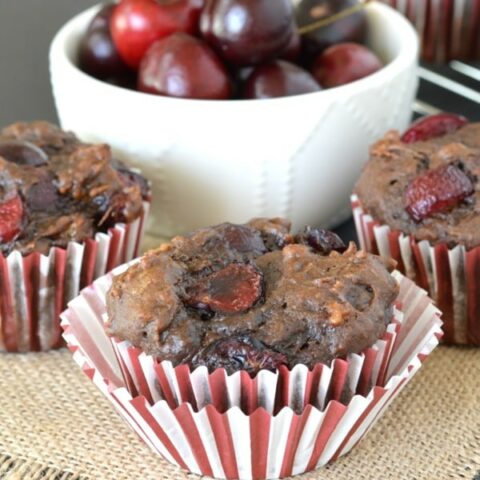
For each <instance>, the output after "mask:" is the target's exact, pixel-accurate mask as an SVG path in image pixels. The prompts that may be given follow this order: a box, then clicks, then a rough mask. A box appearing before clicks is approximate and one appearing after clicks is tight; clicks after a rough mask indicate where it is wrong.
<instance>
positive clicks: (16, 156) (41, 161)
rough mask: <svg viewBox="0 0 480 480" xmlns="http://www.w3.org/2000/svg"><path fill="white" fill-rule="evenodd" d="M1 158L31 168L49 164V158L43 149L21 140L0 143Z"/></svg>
mask: <svg viewBox="0 0 480 480" xmlns="http://www.w3.org/2000/svg"><path fill="white" fill-rule="evenodd" d="M0 157H2V158H4V159H5V160H7V161H8V162H12V163H16V164H17V165H29V166H31V167H40V166H41V165H45V164H46V163H47V162H48V156H47V154H46V153H45V152H44V151H43V150H42V149H41V148H39V147H37V146H36V145H34V144H33V143H30V142H22V141H19V140H7V141H3V142H0Z"/></svg>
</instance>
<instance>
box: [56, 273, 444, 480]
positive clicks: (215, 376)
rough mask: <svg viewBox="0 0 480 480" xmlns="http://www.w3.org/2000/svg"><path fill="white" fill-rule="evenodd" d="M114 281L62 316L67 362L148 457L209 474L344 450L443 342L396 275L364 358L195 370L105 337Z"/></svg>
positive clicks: (299, 466)
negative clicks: (388, 311) (378, 331)
mask: <svg viewBox="0 0 480 480" xmlns="http://www.w3.org/2000/svg"><path fill="white" fill-rule="evenodd" d="M125 268H128V266H127V265H124V266H122V267H119V268H118V269H116V270H115V271H114V272H113V274H118V273H120V272H121V271H124V270H125ZM113 274H108V275H105V276H104V277H102V278H100V279H98V280H97V281H96V282H94V283H93V284H92V285H91V286H89V287H87V288H86V289H84V290H83V291H82V292H81V294H80V295H79V296H78V297H76V298H75V299H74V300H73V301H71V302H70V303H69V308H68V310H66V311H65V312H64V313H63V314H62V327H63V328H64V338H65V340H66V342H67V345H68V347H69V348H70V349H71V351H72V352H73V357H74V359H75V361H76V362H77V363H78V365H79V366H80V367H81V368H82V369H83V371H84V372H85V373H86V374H87V375H88V376H89V378H90V379H91V380H92V381H93V382H94V383H95V385H96V386H97V387H98V388H99V389H100V390H101V391H102V392H103V394H104V395H105V396H106V397H107V398H108V399H109V400H110V401H111V402H112V404H113V405H114V407H115V408H116V410H117V411H118V412H119V413H120V415H121V416H122V417H123V418H124V420H125V421H126V422H127V423H128V424H129V425H130V426H131V427H132V428H133V430H134V431H135V432H137V434H138V435H139V436H140V438H141V439H142V440H144V441H145V443H146V444H148V445H149V446H150V447H151V448H152V449H153V450H154V451H155V452H157V453H158V454H160V455H161V456H162V457H164V458H165V459H166V460H168V461H169V462H171V463H173V464H175V465H178V466H179V467H181V468H184V469H186V470H188V471H190V472H193V473H197V474H201V475H208V476H213V477H216V478H226V479H234V478H235V479H254V478H255V479H265V478H283V477H286V476H289V475H293V474H300V473H303V472H307V471H310V470H313V469H316V468H318V467H321V466H323V465H325V464H327V463H328V462H331V461H333V460H335V459H336V458H338V457H339V456H341V455H344V454H345V453H347V452H348V451H350V449H351V448H352V447H354V446H355V445H356V444H357V443H358V442H359V441H360V440H361V439H362V438H363V436H364V435H365V434H366V433H367V431H368V430H369V429H370V428H371V427H372V426H373V424H374V423H375V421H376V420H377V419H378V418H379V417H380V415H381V414H382V413H383V412H384V411H385V409H386V408H387V407H388V405H389V404H390V402H391V401H392V400H393V399H394V398H395V397H396V396H397V394H398V393H399V392H400V390H401V389H402V388H403V387H404V386H405V385H406V384H407V383H408V381H409V380H410V379H411V378H412V377H413V375H414V374H415V373H416V372H417V371H418V369H419V368H420V366H421V364H422V362H423V361H424V359H425V357H426V356H428V355H429V354H430V352H431V351H432V350H433V349H434V348H435V347H436V346H437V344H438V340H439V338H440V337H441V335H442V332H441V321H440V314H439V311H438V310H437V309H436V308H435V307H434V306H433V304H432V302H431V300H430V299H429V298H428V296H427V295H426V292H424V291H423V290H421V289H420V288H418V287H417V286H416V285H415V284H414V283H413V282H412V281H410V280H409V279H407V278H405V277H404V276H403V275H401V274H400V273H399V272H394V273H393V275H394V276H395V278H396V279H397V281H398V282H399V284H400V294H399V297H398V301H397V308H396V309H395V314H394V319H393V321H392V322H391V324H390V325H389V326H388V328H387V332H386V333H385V336H384V337H383V338H382V339H381V340H379V341H377V342H376V344H375V345H374V346H372V347H371V348H369V349H367V350H365V351H364V352H362V353H361V354H354V355H350V356H349V357H348V358H347V359H337V360H335V361H334V362H332V364H331V365H330V366H328V365H322V364H318V365H316V366H315V367H314V368H313V369H312V370H309V369H308V368H307V367H306V366H304V365H297V366H295V367H294V368H293V369H292V370H288V369H287V368H280V369H279V370H278V371H276V372H270V371H266V370H262V371H260V372H259V373H258V374H257V375H256V376H255V377H254V378H251V377H250V376H249V375H248V374H247V373H246V372H243V371H240V372H236V373H235V374H233V375H227V373H226V372H225V371H224V370H223V369H219V370H216V371H215V372H213V373H208V371H207V369H206V367H199V368H197V369H195V370H193V371H191V370H190V369H189V367H188V366H187V365H180V366H177V367H173V366H172V364H171V363H170V362H167V361H164V362H158V361H157V360H155V359H154V358H153V357H151V356H149V355H146V354H145V353H143V352H141V351H140V350H139V349H137V348H134V347H133V346H131V345H130V344H129V343H128V342H125V341H117V340H115V339H113V338H110V337H109V336H108V335H107V334H106V332H105V328H104V325H105V321H106V305H105V300H106V294H107V291H108V289H109V288H110V285H111V281H112V275H113ZM115 434H116V433H115V432H112V436H114V435H115Z"/></svg>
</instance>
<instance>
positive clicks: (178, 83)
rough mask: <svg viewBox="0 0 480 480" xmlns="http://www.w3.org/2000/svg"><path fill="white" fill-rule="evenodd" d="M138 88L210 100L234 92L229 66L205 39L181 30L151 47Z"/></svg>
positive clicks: (140, 73) (144, 60)
mask: <svg viewBox="0 0 480 480" xmlns="http://www.w3.org/2000/svg"><path fill="white" fill-rule="evenodd" d="M138 89H139V90H140V91H142V92H147V93H154V94H157V95H165V96H169V97H180V98H197V99H211V100H223V99H227V98H230V97H231V94H232V86H231V83H230V79H229V77H228V74H227V71H226V68H225V67H224V65H223V63H222V62H221V60H220V59H219V58H218V56H217V54H216V53H215V52H214V51H213V50H212V49H211V48H210V47H209V46H208V45H207V44H206V43H205V42H203V41H202V40H199V39H197V38H195V37H193V36H191V35H188V34H186V33H181V32H179V33H174V34H173V35H170V36H169V37H167V38H164V39H162V40H158V41H157V42H155V43H154V44H153V45H152V46H151V47H150V49H149V50H148V51H147V53H146V55H145V57H144V58H143V60H142V63H141V65H140V70H139V76H138Z"/></svg>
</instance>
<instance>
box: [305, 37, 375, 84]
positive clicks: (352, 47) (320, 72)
mask: <svg viewBox="0 0 480 480" xmlns="http://www.w3.org/2000/svg"><path fill="white" fill-rule="evenodd" d="M381 68H382V62H380V60H379V59H378V57H377V56H376V55H375V54H374V53H373V52H372V51H371V50H369V49H368V48H367V47H364V46H363V45H358V44H357V43H340V44H338V45H333V46H332V47H329V48H327V49H326V50H325V51H324V52H323V53H320V54H319V55H318V56H317V58H316V59H315V61H314V62H313V66H312V74H313V76H314V77H315V78H316V80H317V81H318V82H319V83H320V84H321V85H322V86H323V87H325V88H331V87H338V86H340V85H345V84H346V83H350V82H353V81H355V80H359V79H360V78H363V77H366V76H367V75H370V74H372V73H374V72H376V71H377V70H380V69H381Z"/></svg>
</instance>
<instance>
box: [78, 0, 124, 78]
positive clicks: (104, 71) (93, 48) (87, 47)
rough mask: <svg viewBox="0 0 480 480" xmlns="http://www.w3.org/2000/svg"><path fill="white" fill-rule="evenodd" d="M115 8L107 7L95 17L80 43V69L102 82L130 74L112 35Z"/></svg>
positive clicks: (111, 5)
mask: <svg viewBox="0 0 480 480" xmlns="http://www.w3.org/2000/svg"><path fill="white" fill-rule="evenodd" d="M115 8H116V5H115V4H113V3H110V4H107V5H105V6H104V7H103V8H102V9H101V10H100V11H99V12H98V13H97V15H95V17H93V19H92V21H91V22H90V25H89V27H88V30H87V32H86V33H85V35H84V36H83V38H82V40H81V42H80V49H79V53H78V63H79V66H80V68H81V69H82V70H83V71H84V72H85V73H88V74H89V75H91V76H92V77H95V78H98V79H101V80H106V79H110V78H122V77H123V76H126V75H128V73H129V69H128V67H127V66H126V65H125V63H124V62H123V60H122V59H121V57H120V55H119V53H118V51H117V48H116V47H115V45H114V43H113V39H112V35H111V34H110V19H111V17H112V15H113V12H114V11H115Z"/></svg>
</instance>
